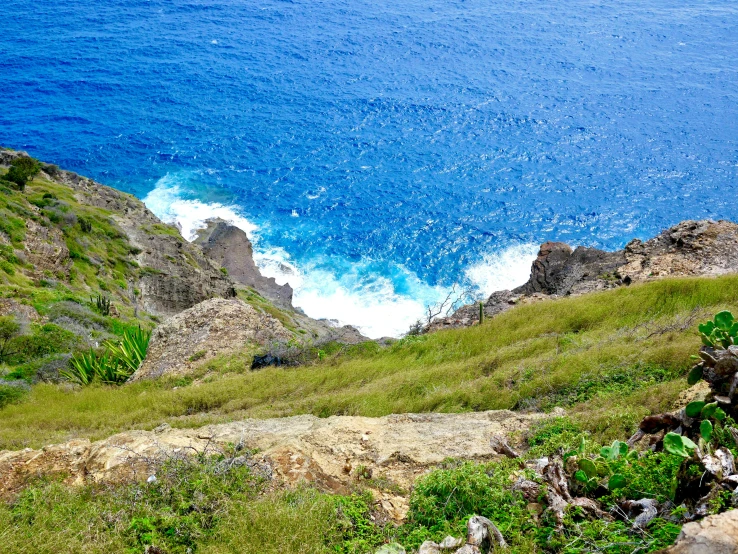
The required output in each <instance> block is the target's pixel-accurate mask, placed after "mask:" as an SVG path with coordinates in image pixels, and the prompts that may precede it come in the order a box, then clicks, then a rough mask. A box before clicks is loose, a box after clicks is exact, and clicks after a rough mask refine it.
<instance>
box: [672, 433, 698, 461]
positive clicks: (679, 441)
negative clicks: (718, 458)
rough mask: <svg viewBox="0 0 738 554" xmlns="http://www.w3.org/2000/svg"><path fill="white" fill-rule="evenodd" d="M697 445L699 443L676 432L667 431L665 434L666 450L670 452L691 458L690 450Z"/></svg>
mask: <svg viewBox="0 0 738 554" xmlns="http://www.w3.org/2000/svg"><path fill="white" fill-rule="evenodd" d="M696 447H697V445H696V444H695V443H693V442H692V441H691V440H689V439H688V438H687V437H683V436H681V435H677V434H676V433H674V432H671V433H667V434H666V436H664V450H666V451H667V452H668V453H669V454H674V455H675V456H681V457H682V458H689V457H690V456H691V455H692V453H691V452H690V451H691V450H694V449H695V448H696Z"/></svg>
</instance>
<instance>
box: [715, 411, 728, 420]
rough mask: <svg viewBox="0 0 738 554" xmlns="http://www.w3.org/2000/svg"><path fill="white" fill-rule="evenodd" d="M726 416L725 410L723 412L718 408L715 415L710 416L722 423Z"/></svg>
mask: <svg viewBox="0 0 738 554" xmlns="http://www.w3.org/2000/svg"><path fill="white" fill-rule="evenodd" d="M726 415H727V414H726V413H725V410H723V409H722V408H718V409H717V410H715V413H714V414H712V417H714V418H715V419H717V420H718V421H722V420H724V419H725V416H726Z"/></svg>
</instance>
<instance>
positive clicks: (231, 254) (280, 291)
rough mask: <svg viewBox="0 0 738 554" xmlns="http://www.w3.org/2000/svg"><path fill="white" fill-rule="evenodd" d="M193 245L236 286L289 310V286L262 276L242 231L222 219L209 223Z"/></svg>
mask: <svg viewBox="0 0 738 554" xmlns="http://www.w3.org/2000/svg"><path fill="white" fill-rule="evenodd" d="M195 244H197V245H199V246H200V247H201V248H202V250H203V252H204V253H205V254H206V255H207V256H208V257H209V258H210V259H211V260H214V261H216V262H217V263H219V264H220V265H221V266H222V267H224V268H226V270H227V271H228V276H229V277H230V278H231V279H233V280H234V281H235V282H236V283H239V284H241V285H245V286H247V287H252V288H253V289H255V290H256V291H258V292H259V293H260V294H261V295H262V296H264V297H266V298H268V299H269V300H271V301H272V302H274V303H275V304H276V305H277V306H279V307H281V308H287V309H292V287H290V285H289V283H288V284H285V285H278V284H277V282H276V281H275V279H274V278H273V277H263V276H262V275H261V272H260V271H259V268H258V267H256V263H255V262H254V248H253V246H252V245H251V241H250V240H249V237H248V236H247V235H246V233H244V232H243V230H241V229H239V228H238V227H236V226H234V225H231V224H230V223H228V222H227V221H223V220H222V219H214V220H210V221H208V222H207V227H206V228H205V229H200V230H199V231H198V235H197V239H196V240H195Z"/></svg>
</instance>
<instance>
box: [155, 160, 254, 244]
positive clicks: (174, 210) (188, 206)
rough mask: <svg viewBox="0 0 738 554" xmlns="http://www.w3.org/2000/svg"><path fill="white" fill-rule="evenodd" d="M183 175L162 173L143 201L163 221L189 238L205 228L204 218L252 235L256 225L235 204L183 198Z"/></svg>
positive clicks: (193, 237) (184, 176) (185, 176)
mask: <svg viewBox="0 0 738 554" xmlns="http://www.w3.org/2000/svg"><path fill="white" fill-rule="evenodd" d="M186 178H187V174H182V173H178V174H175V175H171V174H167V175H165V176H164V177H162V178H161V179H159V180H158V181H157V183H156V186H155V187H154V189H153V190H152V191H151V192H149V194H147V195H146V198H144V204H146V206H147V207H148V208H149V209H150V210H151V211H152V212H154V213H155V214H156V215H157V216H158V217H159V219H161V220H162V221H165V222H167V223H172V224H175V225H177V226H178V227H179V229H180V231H181V232H182V236H183V237H184V238H186V239H187V240H189V241H192V240H195V237H196V236H197V231H198V229H202V228H204V227H205V221H207V220H208V219H213V218H216V217H219V218H221V219H224V220H226V221H229V222H231V223H233V225H236V226H237V227H240V228H241V229H243V230H244V231H245V232H246V234H247V235H248V236H249V237H252V236H253V234H254V232H255V231H256V229H257V227H256V225H254V224H253V223H251V222H250V221H249V220H247V219H246V218H245V217H243V216H242V215H240V214H239V210H238V207H236V206H226V205H223V204H219V203H217V202H214V203H205V202H201V201H199V200H187V199H184V198H182V197H181V196H182V193H183V191H182V187H181V186H180V183H181V182H182V181H183V180H185V179H186Z"/></svg>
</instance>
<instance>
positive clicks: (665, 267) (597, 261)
mask: <svg viewBox="0 0 738 554" xmlns="http://www.w3.org/2000/svg"><path fill="white" fill-rule="evenodd" d="M736 272H738V225H736V224H735V223H732V222H730V221H709V220H703V221H683V222H681V223H679V224H678V225H675V226H674V227H671V228H669V229H667V230H665V231H663V232H662V233H660V234H659V235H658V236H656V237H654V238H652V239H650V240H648V241H645V242H643V241H641V240H638V239H635V240H632V241H631V242H629V243H628V244H627V245H626V246H625V248H624V249H622V250H618V251H616V252H605V251H603V250H598V249H596V248H588V247H585V246H579V247H577V248H575V249H574V248H572V247H571V246H569V245H568V244H565V243H563V242H546V243H544V244H542V245H541V247H540V249H539V251H538V257H537V258H536V259H535V261H534V262H533V264H532V266H531V272H530V277H529V279H528V281H527V282H526V283H525V284H523V285H521V286H519V287H517V288H515V289H513V290H503V291H498V292H495V293H493V294H492V295H490V296H489V298H488V299H487V300H486V301H485V302H484V313H485V315H486V316H490V317H491V316H494V315H496V314H498V313H501V312H503V311H505V310H508V309H510V308H512V307H513V306H515V305H517V304H521V303H523V304H525V303H530V302H536V301H539V300H543V299H546V298H556V297H561V296H570V295H578V294H584V293H588V292H594V291H599V290H606V289H611V288H616V287H620V286H628V285H630V284H632V283H637V282H643V281H648V280H651V279H659V278H663V277H678V276H715V275H724V274H727V273H736ZM478 318H479V308H478V306H477V305H468V306H464V307H462V308H460V309H459V310H457V311H456V312H455V313H454V314H453V315H451V316H450V317H447V318H442V319H438V320H436V321H434V322H433V323H432V324H431V325H430V326H429V327H428V330H431V331H435V330H439V329H443V328H450V327H463V326H468V325H473V324H474V323H476V322H477V321H478Z"/></svg>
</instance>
